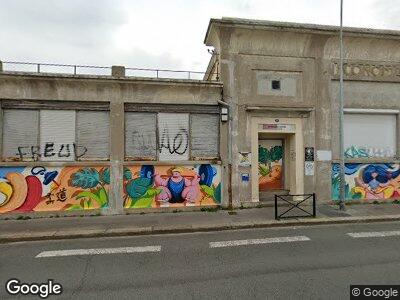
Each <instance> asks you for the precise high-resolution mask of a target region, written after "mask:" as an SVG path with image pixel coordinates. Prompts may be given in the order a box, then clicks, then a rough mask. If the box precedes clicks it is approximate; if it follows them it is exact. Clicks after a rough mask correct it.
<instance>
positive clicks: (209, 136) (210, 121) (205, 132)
mask: <svg viewBox="0 0 400 300" xmlns="http://www.w3.org/2000/svg"><path fill="white" fill-rule="evenodd" d="M190 141H191V156H192V158H195V157H199V158H201V157H204V158H218V156H219V116H218V115H206V114H191V115H190Z"/></svg>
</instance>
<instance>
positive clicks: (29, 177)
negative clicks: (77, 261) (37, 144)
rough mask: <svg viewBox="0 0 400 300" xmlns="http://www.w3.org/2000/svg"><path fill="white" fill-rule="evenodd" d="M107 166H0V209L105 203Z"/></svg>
mask: <svg viewBox="0 0 400 300" xmlns="http://www.w3.org/2000/svg"><path fill="white" fill-rule="evenodd" d="M109 184H110V169H109V167H43V166H35V167H0V213H7V212H39V211H70V210H86V209H98V208H105V207H108V192H109Z"/></svg>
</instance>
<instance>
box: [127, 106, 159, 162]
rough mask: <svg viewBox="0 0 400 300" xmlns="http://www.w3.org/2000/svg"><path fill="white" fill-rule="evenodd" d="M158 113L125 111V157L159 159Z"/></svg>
mask: <svg viewBox="0 0 400 300" xmlns="http://www.w3.org/2000/svg"><path fill="white" fill-rule="evenodd" d="M156 124H157V115H156V114H155V113H136V112H126V113H125V157H126V158H128V159H137V160H148V159H151V160H156V159H157V134H156V130H157V127H156V126H157V125H156Z"/></svg>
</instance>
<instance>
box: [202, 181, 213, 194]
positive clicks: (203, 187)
mask: <svg viewBox="0 0 400 300" xmlns="http://www.w3.org/2000/svg"><path fill="white" fill-rule="evenodd" d="M201 189H202V190H203V191H204V192H205V193H206V194H207V195H209V196H211V197H214V189H213V188H212V187H209V186H208V185H205V184H203V185H201Z"/></svg>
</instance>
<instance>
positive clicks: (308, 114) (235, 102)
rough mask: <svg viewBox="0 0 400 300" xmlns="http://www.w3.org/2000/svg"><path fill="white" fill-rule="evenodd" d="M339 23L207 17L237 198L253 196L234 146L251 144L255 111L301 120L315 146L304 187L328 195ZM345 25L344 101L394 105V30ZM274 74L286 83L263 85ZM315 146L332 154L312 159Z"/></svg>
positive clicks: (397, 42)
mask: <svg viewBox="0 0 400 300" xmlns="http://www.w3.org/2000/svg"><path fill="white" fill-rule="evenodd" d="M337 30H338V28H335V27H329V26H319V25H304V26H303V25H302V24H292V23H279V22H268V21H265V22H264V21H255V20H242V19H229V18H227V19H224V18H223V19H221V20H211V22H210V25H209V29H208V32H207V35H206V39H205V43H206V44H207V45H208V46H215V49H216V52H217V53H218V54H219V65H220V73H221V75H220V76H221V79H222V82H223V83H224V101H226V102H228V103H229V104H230V109H231V128H230V129H231V136H232V140H231V142H232V170H233V171H232V190H233V193H232V195H233V202H234V204H235V205H236V206H239V205H242V204H246V202H249V201H251V199H252V198H253V200H254V199H257V197H258V195H256V197H254V195H253V196H250V195H251V194H252V193H251V190H250V188H249V186H248V185H243V182H242V181H241V179H240V174H241V173H250V171H251V168H252V167H241V166H239V152H242V151H248V152H250V151H251V149H250V145H251V137H252V134H251V119H252V118H254V117H263V118H266V119H268V118H277V119H279V118H293V119H297V118H300V119H301V120H302V124H303V128H304V129H303V133H302V140H303V145H304V147H314V148H315V156H316V158H315V162H314V175H313V176H306V175H304V176H303V179H304V180H303V181H302V184H303V185H304V186H303V187H302V188H303V190H304V191H305V192H306V193H310V192H316V194H317V199H318V201H320V202H327V201H330V200H331V189H330V187H331V182H332V176H331V174H332V163H334V162H337V159H338V147H339V143H338V122H337V120H338V73H337V60H338V57H339V52H338V49H339V46H338V38H337V36H338V32H337ZM346 30H347V31H346V32H345V39H344V45H345V59H346V63H348V68H347V69H348V70H347V69H346V68H345V71H346V70H347V71H346V76H345V108H371V109H372V108H379V109H400V101H399V100H400V92H399V90H400V89H399V80H400V77H399V74H400V71H399V69H398V66H399V63H398V62H399V58H400V47H399V46H400V33H399V32H384V31H374V30H363V29H352V28H349V29H346ZM335 64H336V65H335ZM353 65H355V66H356V68H355V70H354V66H353ZM274 79H281V82H285V80H286V81H287V82H286V83H287V88H286V90H284V91H272V92H271V91H266V90H265V88H263V84H264V85H265V84H269V83H270V81H271V80H274ZM260 85H261V87H260ZM293 85H294V86H293ZM264 87H265V86H264ZM321 150H322V151H329V152H332V153H333V156H332V160H331V159H328V160H326V161H325V160H319V159H317V152H318V151H321ZM398 150H400V149H398ZM325 153H326V152H325ZM302 159H303V161H304V158H302ZM382 161H383V160H382ZM374 162H375V163H379V159H378V160H377V159H375V160H374ZM386 162H387V160H386ZM392 162H396V161H395V160H394V159H392ZM253 168H254V166H253ZM251 180H258V178H254V176H253V178H251ZM253 193H254V192H253Z"/></svg>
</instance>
